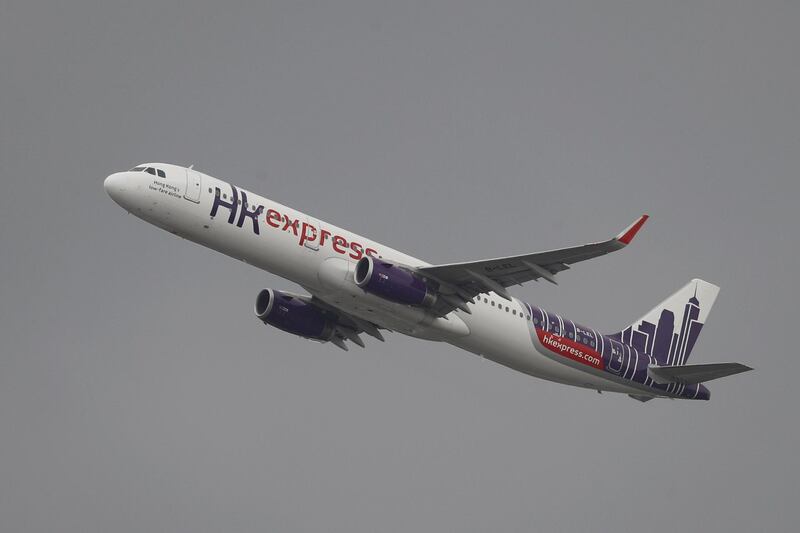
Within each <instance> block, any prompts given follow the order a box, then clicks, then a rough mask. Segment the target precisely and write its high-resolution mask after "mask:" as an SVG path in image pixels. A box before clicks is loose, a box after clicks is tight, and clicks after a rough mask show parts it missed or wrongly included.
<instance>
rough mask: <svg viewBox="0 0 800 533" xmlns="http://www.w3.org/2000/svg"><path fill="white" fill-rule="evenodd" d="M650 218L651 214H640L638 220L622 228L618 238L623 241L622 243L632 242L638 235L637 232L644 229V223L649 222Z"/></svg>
mask: <svg viewBox="0 0 800 533" xmlns="http://www.w3.org/2000/svg"><path fill="white" fill-rule="evenodd" d="M648 218H650V215H642V216H640V217H639V218H638V219H637V220H636V222H634V223H633V224H631V225H630V226H628V227H627V228H625V229H624V230H622V233H620V234H619V235H617V237H616V239H617V240H618V241H619V242H621V243H622V244H625V245H627V244H630V243H631V241H632V240H633V238H634V237H635V236H636V233H637V232H638V231H639V230H640V229H642V226H644V223H645V222H647V219H648Z"/></svg>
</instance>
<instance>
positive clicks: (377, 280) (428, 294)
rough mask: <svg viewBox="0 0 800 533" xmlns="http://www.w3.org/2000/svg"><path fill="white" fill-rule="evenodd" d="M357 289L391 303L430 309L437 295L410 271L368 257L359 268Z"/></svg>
mask: <svg viewBox="0 0 800 533" xmlns="http://www.w3.org/2000/svg"><path fill="white" fill-rule="evenodd" d="M354 280H355V282H356V285H358V286H359V287H361V288H362V289H364V290H365V291H367V292H369V293H372V294H374V295H376V296H380V297H381V298H384V299H386V300H390V301H392V302H396V303H400V304H405V305H417V306H422V307H430V306H432V305H433V304H434V303H435V302H436V292H435V291H434V290H433V289H432V288H431V287H429V286H428V283H427V282H426V281H425V280H424V279H423V278H421V277H419V276H418V275H416V274H414V273H413V272H412V271H410V270H408V269H407V268H404V267H401V266H398V265H395V264H393V263H390V262H388V261H384V260H382V259H375V258H374V257H372V256H369V255H365V256H364V257H362V258H361V259H360V260H359V261H358V263H357V264H356V272H355V275H354Z"/></svg>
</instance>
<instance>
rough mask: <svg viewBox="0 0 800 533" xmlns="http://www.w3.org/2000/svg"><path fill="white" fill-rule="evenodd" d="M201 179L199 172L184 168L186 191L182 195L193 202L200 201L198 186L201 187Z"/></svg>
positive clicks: (197, 202)
mask: <svg viewBox="0 0 800 533" xmlns="http://www.w3.org/2000/svg"><path fill="white" fill-rule="evenodd" d="M201 186H202V185H201V179H200V173H199V172H197V171H196V170H192V169H191V168H187V169H186V191H185V192H184V194H183V197H184V198H186V199H187V200H189V201H190V202H194V203H196V204H199V203H200V187H201Z"/></svg>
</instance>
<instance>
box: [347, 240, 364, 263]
mask: <svg viewBox="0 0 800 533" xmlns="http://www.w3.org/2000/svg"><path fill="white" fill-rule="evenodd" d="M350 249H351V250H353V251H352V253H350V257H352V258H353V259H361V257H362V256H363V255H364V251H363V247H362V246H361V245H360V244H358V243H357V242H351V243H350Z"/></svg>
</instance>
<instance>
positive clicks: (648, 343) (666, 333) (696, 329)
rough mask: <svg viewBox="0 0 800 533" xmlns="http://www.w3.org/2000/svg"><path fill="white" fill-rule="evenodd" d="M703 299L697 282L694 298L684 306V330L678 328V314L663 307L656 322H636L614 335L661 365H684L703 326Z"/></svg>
mask: <svg viewBox="0 0 800 533" xmlns="http://www.w3.org/2000/svg"><path fill="white" fill-rule="evenodd" d="M699 316H700V301H699V300H698V299H697V285H695V291H694V294H693V295H692V297H691V298H689V300H688V301H687V302H686V305H684V307H683V316H682V317H681V318H680V326H679V327H680V329H679V330H678V331H675V329H676V323H675V322H676V321H675V318H676V317H675V313H674V312H673V311H672V310H670V309H667V308H665V309H663V310H662V311H661V315H660V316H659V318H658V323H657V324H654V323H652V322H649V321H647V320H642V321H641V323H640V324H639V325H638V326H636V327H635V328H634V325H631V326H628V327H627V328H626V329H624V330H622V331H621V332H619V333H616V334H614V335H612V336H611V338H614V339H617V340H619V341H621V342H623V343H625V344H628V345H629V346H633V347H634V348H636V349H637V350H639V351H640V352H642V353H646V354H649V355H651V356H652V357H653V358H654V359H655V360H656V362H657V363H658V364H659V365H662V366H664V365H683V364H685V363H686V361H687V360H688V359H689V355H691V353H692V348H694V345H695V342H697V337H698V336H699V335H700V331H701V330H702V329H703V323H702V322H700V320H699Z"/></svg>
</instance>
